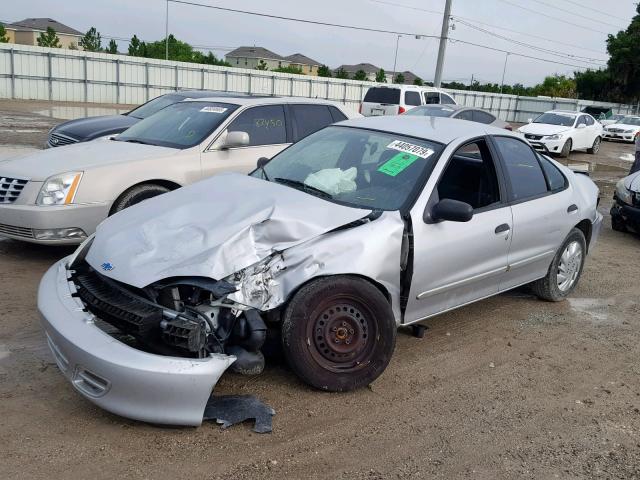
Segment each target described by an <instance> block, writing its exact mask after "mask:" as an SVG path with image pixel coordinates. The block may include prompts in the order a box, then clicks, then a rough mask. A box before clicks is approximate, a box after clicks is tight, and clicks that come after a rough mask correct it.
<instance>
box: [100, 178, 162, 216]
mask: <svg viewBox="0 0 640 480" xmlns="http://www.w3.org/2000/svg"><path fill="white" fill-rule="evenodd" d="M168 191H169V189H168V188H167V187H163V186H162V185H156V184H153V183H146V184H143V185H136V186H135V187H131V188H130V189H129V190H127V191H126V192H124V193H123V194H122V195H120V197H118V199H117V200H116V201H115V202H113V206H112V207H111V215H113V214H114V213H118V212H120V211H121V210H124V209H125V208H127V207H130V206H131V205H135V204H136V203H140V202H142V201H143V200H147V199H149V198H153V197H157V196H158V195H162V194H163V193H167V192H168Z"/></svg>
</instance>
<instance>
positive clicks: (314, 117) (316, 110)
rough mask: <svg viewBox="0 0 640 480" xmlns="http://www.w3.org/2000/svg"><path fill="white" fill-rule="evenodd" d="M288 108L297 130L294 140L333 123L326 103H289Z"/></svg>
mask: <svg viewBox="0 0 640 480" xmlns="http://www.w3.org/2000/svg"><path fill="white" fill-rule="evenodd" d="M290 108H291V111H292V112H293V118H294V121H295V127H296V131H297V135H296V139H295V140H296V141H298V140H300V139H302V138H304V137H306V136H307V135H311V134H312V133H313V132H317V131H318V130H320V129H322V128H324V127H326V126H327V125H331V124H332V123H333V117H332V116H331V112H330V111H329V107H327V106H326V105H291V106H290Z"/></svg>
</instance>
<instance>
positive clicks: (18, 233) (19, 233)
mask: <svg viewBox="0 0 640 480" xmlns="http://www.w3.org/2000/svg"><path fill="white" fill-rule="evenodd" d="M2 234H4V235H13V236H15V237H22V238H34V237H33V230H31V229H30V228H25V227H14V226H13V225H4V224H2V223H0V235H2Z"/></svg>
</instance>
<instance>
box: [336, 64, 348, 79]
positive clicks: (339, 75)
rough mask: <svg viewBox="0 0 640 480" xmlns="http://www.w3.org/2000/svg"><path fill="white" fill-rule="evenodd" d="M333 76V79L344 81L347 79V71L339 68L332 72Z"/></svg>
mask: <svg viewBox="0 0 640 480" xmlns="http://www.w3.org/2000/svg"><path fill="white" fill-rule="evenodd" d="M333 76H334V77H335V78H341V79H343V80H344V79H347V78H349V73H347V71H346V70H345V69H344V68H342V67H340V68H338V69H337V70H336V71H335V72H333Z"/></svg>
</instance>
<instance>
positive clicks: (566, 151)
mask: <svg viewBox="0 0 640 480" xmlns="http://www.w3.org/2000/svg"><path fill="white" fill-rule="evenodd" d="M572 148H573V141H572V140H571V139H570V138H569V139H567V141H566V142H564V145H563V146H562V150H561V151H560V157H561V158H567V157H568V156H569V155H570V154H571V149H572Z"/></svg>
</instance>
